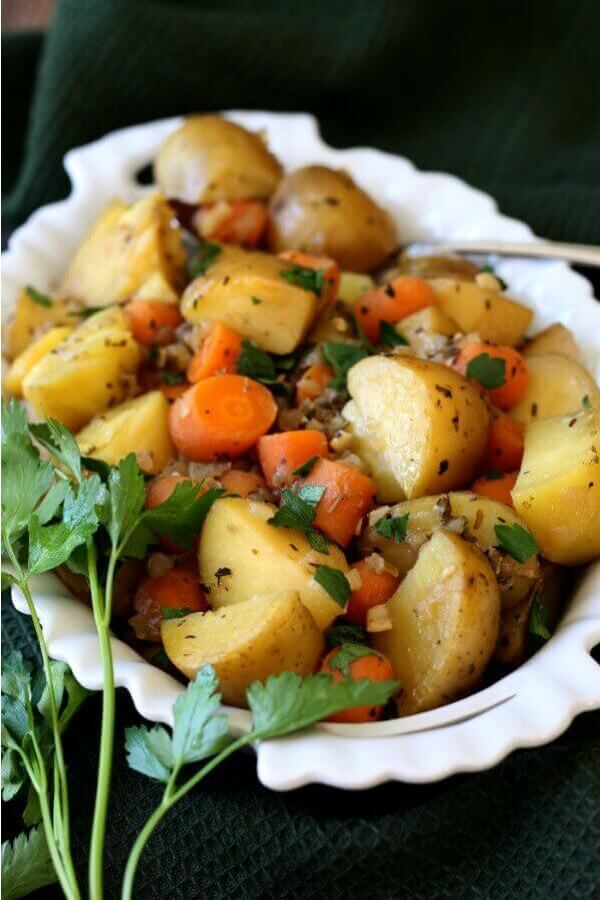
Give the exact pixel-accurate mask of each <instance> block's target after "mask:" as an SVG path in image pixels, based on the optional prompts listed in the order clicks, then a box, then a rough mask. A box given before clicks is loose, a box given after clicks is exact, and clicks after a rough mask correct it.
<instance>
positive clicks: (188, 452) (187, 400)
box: [169, 375, 277, 462]
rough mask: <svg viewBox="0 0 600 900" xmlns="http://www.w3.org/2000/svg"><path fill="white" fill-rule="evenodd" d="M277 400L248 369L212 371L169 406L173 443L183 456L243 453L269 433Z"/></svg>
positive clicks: (205, 458) (197, 457)
mask: <svg viewBox="0 0 600 900" xmlns="http://www.w3.org/2000/svg"><path fill="white" fill-rule="evenodd" d="M276 415H277V404H276V403H275V400H274V399H273V395H272V394H271V392H270V391H269V390H267V388H266V387H264V385H262V384H259V382H258V381H253V380H252V379H251V378H246V377H245V376H244V375H211V376H210V377H209V378H204V379H203V380H202V381H199V382H198V384H195V385H193V387H191V388H190V389H189V390H188V391H186V392H185V394H184V395H183V396H182V397H180V398H179V400H176V401H175V403H174V404H173V406H172V407H171V409H170V411H169V431H170V433H171V438H172V440H173V443H174V444H175V446H176V447H177V449H178V450H180V451H181V453H183V454H184V456H187V457H188V459H194V460H197V461H198V462H211V461H213V460H215V459H216V458H217V457H219V456H230V457H236V456H241V455H242V454H243V453H245V452H246V451H247V450H249V449H250V448H251V447H253V446H254V445H255V444H256V442H257V441H258V439H259V438H260V437H262V435H263V434H265V433H266V432H267V431H268V430H269V428H270V427H271V425H272V424H273V422H274V421H275V417H276Z"/></svg>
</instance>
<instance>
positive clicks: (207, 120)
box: [154, 116, 283, 205]
mask: <svg viewBox="0 0 600 900" xmlns="http://www.w3.org/2000/svg"><path fill="white" fill-rule="evenodd" d="M154 172H155V175H156V181H157V183H158V186H159V188H160V189H161V191H162V192H163V194H164V195H165V196H166V197H168V198H169V199H173V200H179V201H180V202H182V203H188V204H191V205H197V204H199V203H217V202H218V201H219V200H267V199H268V198H269V197H270V196H271V194H272V193H273V191H274V190H275V187H276V185H277V182H278V181H279V179H280V178H281V176H282V174H283V170H282V168H281V166H280V164H279V162H278V161H277V159H276V158H275V157H274V156H273V154H272V153H270V152H269V150H268V148H267V146H266V144H265V142H264V140H263V139H262V137H261V136H260V135H258V134H255V133H254V132H252V131H247V130H246V129H245V128H242V126H241V125H236V124H235V122H229V121H227V119H222V118H221V117H220V116H190V117H189V118H188V119H186V120H185V122H184V123H183V125H182V126H181V127H180V128H178V129H177V131H174V132H173V134H171V135H170V136H169V137H168V138H167V139H166V141H165V142H164V144H163V145H162V147H161V148H160V150H159V151H158V156H157V157H156V161H155V163H154Z"/></svg>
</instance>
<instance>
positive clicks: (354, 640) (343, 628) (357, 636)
mask: <svg viewBox="0 0 600 900" xmlns="http://www.w3.org/2000/svg"><path fill="white" fill-rule="evenodd" d="M325 638H326V639H327V643H328V644H329V646H330V647H339V645H340V644H366V642H367V630H366V628H363V626H362V625H346V624H342V625H332V626H331V628H329V629H328V631H327V632H326V634H325Z"/></svg>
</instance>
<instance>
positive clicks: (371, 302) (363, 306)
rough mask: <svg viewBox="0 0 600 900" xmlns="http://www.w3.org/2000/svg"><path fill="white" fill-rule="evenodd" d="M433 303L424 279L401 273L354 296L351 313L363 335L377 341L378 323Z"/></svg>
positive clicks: (395, 320) (394, 318) (432, 294)
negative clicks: (355, 297) (387, 282)
mask: <svg viewBox="0 0 600 900" xmlns="http://www.w3.org/2000/svg"><path fill="white" fill-rule="evenodd" d="M434 304H435V294H434V292H433V289H432V288H431V286H430V285H429V284H428V283H427V282H426V281H424V280H423V279H422V278H413V277H411V276H410V275H401V276H400V277H399V278H394V280H393V281H391V282H389V284H385V285H382V286H381V287H377V288H374V289H373V290H372V291H368V292H367V293H366V294H362V296H360V297H357V299H356V301H355V304H354V314H355V316H356V319H357V321H358V324H359V325H360V327H361V329H362V330H363V332H364V334H365V336H366V337H367V338H368V340H370V341H371V342H372V343H374V344H376V343H377V342H378V340H379V329H380V324H379V323H380V322H389V323H391V324H395V323H396V322H399V321H400V320H401V319H404V318H405V317H406V316H410V315H412V313H415V312H418V311H419V310H420V309H424V308H425V307H426V306H433V305H434Z"/></svg>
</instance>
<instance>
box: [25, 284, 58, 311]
mask: <svg viewBox="0 0 600 900" xmlns="http://www.w3.org/2000/svg"><path fill="white" fill-rule="evenodd" d="M25 293H26V294H27V296H28V297H29V299H30V300H33V302H34V303H37V305H38V306H45V307H47V308H49V307H51V306H52V298H51V297H49V296H48V294H42V292H41V291H36V289H35V288H34V287H31V285H30V284H28V285H27V287H26V288H25Z"/></svg>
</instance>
